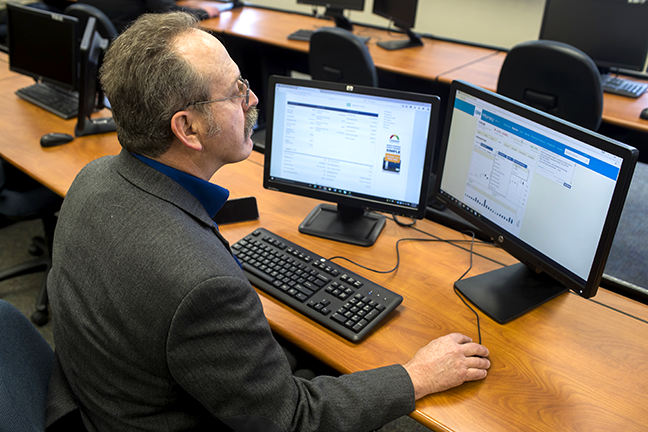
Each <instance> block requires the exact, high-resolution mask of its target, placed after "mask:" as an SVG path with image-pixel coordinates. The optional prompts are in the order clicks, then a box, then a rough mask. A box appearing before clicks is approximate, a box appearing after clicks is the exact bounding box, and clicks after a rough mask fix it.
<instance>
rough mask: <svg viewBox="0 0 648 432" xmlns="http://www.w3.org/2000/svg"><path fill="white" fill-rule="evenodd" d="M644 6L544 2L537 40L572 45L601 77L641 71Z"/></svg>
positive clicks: (647, 47)
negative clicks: (621, 71) (615, 71)
mask: <svg viewBox="0 0 648 432" xmlns="http://www.w3.org/2000/svg"><path fill="white" fill-rule="evenodd" d="M647 27H648V3H646V2H645V1H634V0H547V1H546V4H545V11H544V16H543V19H542V26H541V28H540V39H548V40H554V41H558V42H564V43H567V44H569V45H572V46H574V47H576V48H578V49H580V50H581V51H583V52H585V53H586V54H587V55H589V56H590V57H591V58H592V60H594V63H596V65H597V66H598V67H599V68H600V69H601V72H602V73H607V72H609V70H610V69H615V68H620V69H628V70H633V71H641V70H643V69H644V65H645V63H646V54H647V53H648V31H647V30H646V28H647Z"/></svg>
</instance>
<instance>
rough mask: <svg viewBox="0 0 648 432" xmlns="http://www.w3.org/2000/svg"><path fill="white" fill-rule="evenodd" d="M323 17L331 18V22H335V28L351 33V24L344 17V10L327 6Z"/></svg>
mask: <svg viewBox="0 0 648 432" xmlns="http://www.w3.org/2000/svg"><path fill="white" fill-rule="evenodd" d="M324 16H327V17H330V18H333V21H335V27H339V28H342V29H344V30H349V31H353V24H351V21H349V19H348V18H347V17H345V16H344V9H340V8H336V7H331V6H328V7H327V8H326V11H324Z"/></svg>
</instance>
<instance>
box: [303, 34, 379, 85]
mask: <svg viewBox="0 0 648 432" xmlns="http://www.w3.org/2000/svg"><path fill="white" fill-rule="evenodd" d="M308 61H309V67H310V74H311V76H312V77H313V79H316V80H321V81H333V82H342V83H345V84H357V85H364V86H369V87H378V74H377V73H376V66H375V65H374V62H373V59H372V58H371V54H369V49H368V48H367V46H366V45H365V44H364V43H363V42H362V41H361V40H360V39H358V38H357V37H356V36H355V35H354V34H353V33H351V32H350V31H348V30H344V29H341V28H339V27H322V28H319V29H317V30H315V31H314V32H313V34H312V35H311V39H310V51H309V54H308Z"/></svg>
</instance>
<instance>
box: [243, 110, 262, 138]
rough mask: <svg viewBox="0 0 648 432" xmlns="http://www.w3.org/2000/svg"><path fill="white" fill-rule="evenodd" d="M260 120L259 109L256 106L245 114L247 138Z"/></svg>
mask: <svg viewBox="0 0 648 432" xmlns="http://www.w3.org/2000/svg"><path fill="white" fill-rule="evenodd" d="M258 119H259V109H258V108H257V107H255V106H252V107H250V108H249V109H248V110H247V112H246V113H245V136H249V135H250V133H251V132H252V128H253V127H254V125H255V124H256V122H257V120H258Z"/></svg>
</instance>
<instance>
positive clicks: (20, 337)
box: [0, 300, 54, 432]
mask: <svg viewBox="0 0 648 432" xmlns="http://www.w3.org/2000/svg"><path fill="white" fill-rule="evenodd" d="M0 329H2V331H1V332H0V431H12V432H35V431H41V432H42V431H43V430H45V404H46V399H47V386H48V383H49V379H50V374H51V372H52V364H53V361H54V360H53V359H54V353H53V351H52V348H51V347H50V346H49V345H48V343H47V342H46V341H45V339H43V337H42V336H41V335H40V333H38V331H37V330H36V328H35V327H34V325H33V324H32V323H31V322H30V321H29V319H27V317H25V316H24V315H23V314H22V313H21V312H20V311H19V310H18V309H16V308H15V307H14V306H13V305H11V304H10V303H7V302H6V301H4V300H0Z"/></svg>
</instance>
